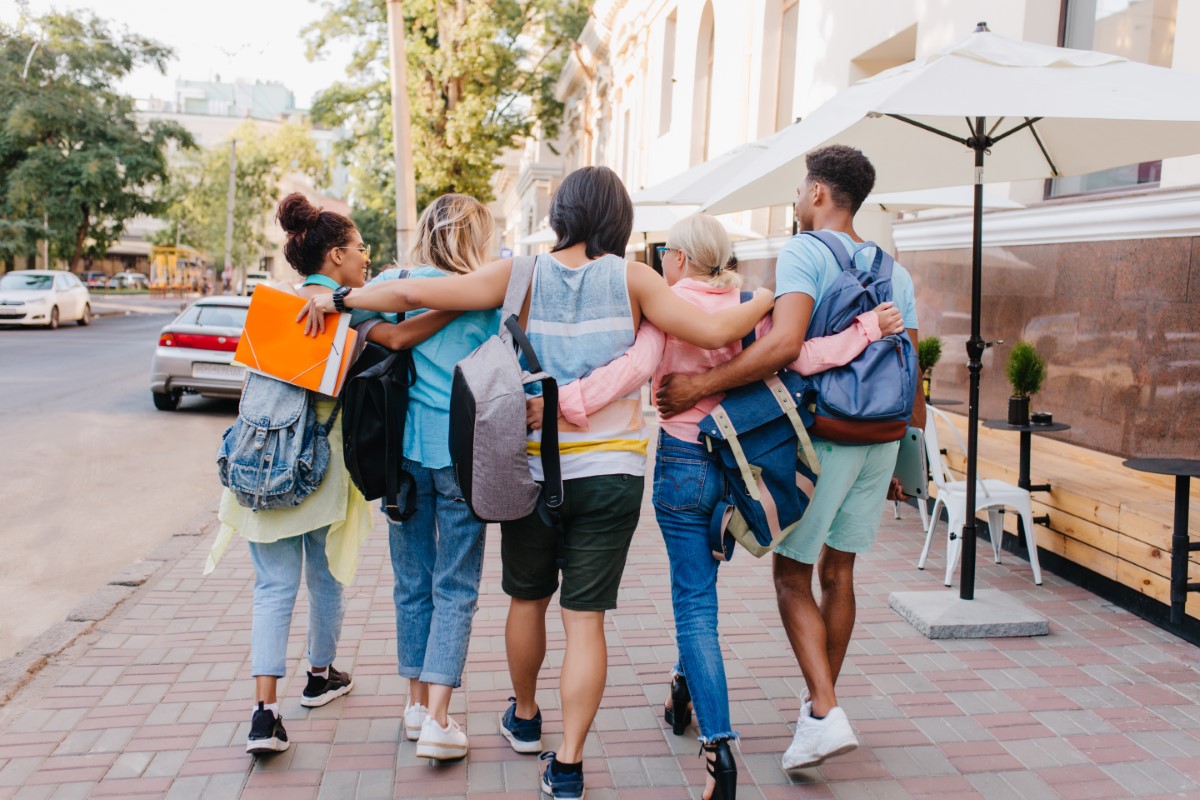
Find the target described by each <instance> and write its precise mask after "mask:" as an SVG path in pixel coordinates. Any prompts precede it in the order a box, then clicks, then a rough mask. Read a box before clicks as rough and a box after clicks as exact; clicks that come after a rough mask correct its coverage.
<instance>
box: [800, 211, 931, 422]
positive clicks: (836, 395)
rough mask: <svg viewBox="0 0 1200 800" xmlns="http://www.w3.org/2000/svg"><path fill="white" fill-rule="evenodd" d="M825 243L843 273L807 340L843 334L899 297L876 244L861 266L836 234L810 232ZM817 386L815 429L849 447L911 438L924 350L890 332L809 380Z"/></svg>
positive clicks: (814, 317)
mask: <svg viewBox="0 0 1200 800" xmlns="http://www.w3.org/2000/svg"><path fill="white" fill-rule="evenodd" d="M802 235H808V236H811V237H813V238H814V239H816V240H817V241H819V242H821V243H822V244H823V245H825V247H826V248H828V249H829V251H830V252H832V253H833V256H834V258H836V259H837V263H838V266H839V267H841V269H842V272H841V274H840V275H838V277H837V280H835V281H834V283H833V285H832V286H831V287H830V288H829V291H828V292H826V294H825V297H824V298H822V300H821V302H820V304H818V305H817V307H816V308H814V309H813V313H812V318H811V319H810V320H809V324H808V333H807V334H806V337H805V338H808V339H815V338H817V337H820V336H830V335H832V334H835V333H841V332H842V331H843V330H845V329H846V328H848V327H850V326H851V325H853V324H854V320H855V318H856V317H858V315H859V314H863V313H865V312H867V311H870V310H871V309H873V308H875V306H877V305H879V304H880V303H882V302H884V301H888V300H891V299H892V267H893V266H894V265H895V262H894V261H893V260H892V257H891V256H890V255H888V254H887V253H885V252H884V251H883V248H882V247H879V246H878V245H876V244H875V243H874V242H867V243H865V244H864V245H862V247H874V248H875V260H874V262H873V263H872V264H871V268H870V269H869V270H860V269H858V268H857V267H856V266H855V264H854V258H853V255H852V254H851V253H849V252H848V251H847V250H846V246H845V244H844V243H843V242H842V240H841V239H840V238H838V236H837V235H836V234H834V233H833V232H832V231H804V233H803V234H802ZM810 380H811V382H812V386H813V388H814V389H815V390H816V402H815V404H814V405H813V406H812V408H811V410H812V412H813V423H812V425H811V426H810V427H809V432H811V433H812V434H813V435H814V436H819V437H821V438H822V439H828V440H829V441H832V442H839V443H842V444H875V443H879V442H895V441H898V440H900V439H902V438H904V433H905V431H906V430H907V429H908V420H909V417H911V416H912V410H913V399H914V393H915V392H916V385H917V352H916V349H915V348H914V347H913V344H912V341H911V340H910V339H909V338H908V334H907V333H906V332H903V331H902V332H900V333H898V334H892V335H891V336H885V337H883V338H882V339H880V340H879V341H877V342H872V343H871V344H869V345H867V348H866V349H865V350H863V352H862V353H860V354H859V355H858V357H856V358H855V359H854V360H853V361H851V362H850V363H849V364H846V365H845V366H842V367H834V368H833V369H829V370H826V371H824V372H818V373H817V374H816V375H813V376H811V378H810Z"/></svg>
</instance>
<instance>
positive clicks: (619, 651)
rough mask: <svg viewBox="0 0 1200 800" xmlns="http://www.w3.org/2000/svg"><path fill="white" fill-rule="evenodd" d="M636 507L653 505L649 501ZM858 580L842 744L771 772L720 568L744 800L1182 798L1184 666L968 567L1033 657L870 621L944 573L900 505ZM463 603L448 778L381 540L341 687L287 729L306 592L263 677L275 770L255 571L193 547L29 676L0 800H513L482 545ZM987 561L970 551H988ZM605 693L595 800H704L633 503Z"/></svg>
mask: <svg viewBox="0 0 1200 800" xmlns="http://www.w3.org/2000/svg"><path fill="white" fill-rule="evenodd" d="M647 499H648V497H647ZM891 517H892V515H891V509H890V508H889V509H888V510H887V511H886V512H885V518H884V522H883V528H882V532H881V536H880V541H879V543H878V545H877V546H876V549H875V551H874V552H873V553H871V554H870V555H869V556H867V557H865V558H863V559H861V560H860V566H859V570H858V585H859V612H858V621H859V624H858V628H857V630H856V632H855V641H854V643H853V644H852V646H851V651H850V656H849V659H848V662H847V666H846V668H845V670H844V673H843V675H842V679H841V682H840V686H839V691H840V696H841V701H842V704H843V706H844V707H845V709H846V712H847V713H848V714H849V716H850V719H851V720H852V721H853V723H854V726H855V728H856V729H857V731H858V734H859V738H860V741H861V743H862V747H861V748H860V749H859V750H858V751H856V752H854V753H851V754H849V755H846V756H844V757H841V758H837V759H833V760H831V761H829V762H828V763H827V764H825V765H824V766H822V767H820V768H818V769H810V770H803V771H798V772H796V773H793V774H788V773H785V772H783V771H782V770H781V769H780V767H779V757H780V754H781V753H782V751H783V749H784V748H785V747H786V746H787V744H788V741H789V737H790V732H791V726H792V724H793V723H794V720H795V717H796V715H797V713H798V711H799V702H798V700H797V695H798V692H799V690H800V688H801V686H802V680H801V678H800V673H799V670H798V668H797V667H796V663H795V661H794V659H793V657H792V655H791V652H790V650H789V649H788V646H787V643H786V639H785V637H784V634H783V630H782V628H781V626H780V624H779V620H778V614H777V612H776V609H775V595H774V590H773V588H772V583H771V573H770V562H769V559H765V560H761V561H759V560H755V559H754V558H751V557H749V556H748V555H747V554H746V553H745V552H739V553H738V554H737V555H736V557H735V558H734V560H733V561H732V562H731V563H729V564H727V565H725V566H723V567H722V569H721V580H720V585H721V607H722V612H723V616H722V623H721V631H722V634H723V638H724V642H723V647H724V652H725V657H726V665H727V670H728V676H729V684H730V692H731V696H732V713H733V723H734V727H735V728H736V729H738V730H739V731H740V732H741V735H742V739H741V753H740V755H739V756H738V766H739V782H740V785H739V793H740V794H739V797H740V798H742V800H758V799H759V798H767V799H768V800H782V799H783V798H827V797H831V798H873V799H878V800H882V799H883V798H906V797H912V798H926V797H929V798H932V797H938V798H989V799H990V798H1027V797H1036V798H1048V799H1052V798H1062V800H1075V799H1076V798H1080V799H1083V798H1086V800H1101V799H1102V798H1126V797H1142V798H1158V797H1200V674H1198V672H1197V669H1196V668H1197V663H1198V660H1197V656H1198V653H1197V650H1196V648H1194V647H1193V646H1191V645H1189V644H1186V643H1184V642H1182V641H1180V640H1178V639H1176V638H1174V637H1172V636H1170V635H1168V634H1166V633H1164V632H1162V631H1161V630H1159V629H1157V628H1155V627H1153V626H1151V625H1149V624H1147V623H1145V622H1142V621H1141V620H1139V619H1137V618H1136V617H1134V616H1132V615H1130V614H1128V613H1125V612H1124V611H1121V610H1119V609H1115V608H1113V607H1112V606H1110V605H1108V604H1106V603H1104V602H1103V601H1101V600H1099V599H1098V598H1096V597H1095V596H1093V595H1091V594H1089V593H1088V592H1086V591H1084V590H1082V589H1079V588H1076V587H1074V586H1071V585H1068V584H1066V583H1065V582H1063V581H1061V580H1059V579H1058V578H1056V577H1055V576H1053V575H1047V576H1046V583H1045V585H1044V586H1042V587H1037V586H1034V584H1033V581H1032V578H1031V575H1030V571H1029V566H1028V564H1027V563H1026V562H1024V561H1022V560H1020V559H1019V558H1017V557H1015V556H1013V555H1008V556H1006V559H1005V563H1004V564H1003V565H1001V566H995V565H993V564H991V563H990V561H985V560H982V559H981V562H980V567H979V585H980V586H989V587H992V588H996V589H1001V590H1003V591H1006V592H1009V593H1011V594H1012V595H1013V596H1015V597H1018V598H1020V599H1021V600H1023V601H1024V602H1026V603H1027V604H1029V605H1030V606H1031V607H1032V608H1034V609H1036V610H1038V611H1040V612H1041V613H1043V614H1045V615H1046V616H1047V617H1049V618H1050V620H1051V634H1050V635H1049V636H1046V637H1041V638H1035V639H1000V640H965V641H953V640H942V641H931V640H928V639H926V638H925V637H923V636H921V635H920V634H918V633H917V632H916V631H915V630H914V629H913V628H912V627H911V626H909V625H908V624H907V623H906V622H904V621H902V620H901V619H900V618H899V617H898V616H897V615H896V614H895V613H894V612H893V611H891V610H889V608H888V605H887V598H888V594H889V592H892V591H897V590H905V589H923V588H924V589H937V588H940V586H941V584H940V582H939V576H940V575H941V567H940V564H941V557H940V555H936V554H935V557H934V558H932V559H931V561H930V564H929V568H928V570H927V571H926V572H918V571H917V570H916V568H915V566H914V565H915V561H916V558H917V554H918V551H919V549H920V545H921V535H920V530H919V523H918V522H917V521H916V512H915V509H912V508H908V507H906V508H905V509H904V519H902V520H899V521H893V520H892V518H891ZM488 537H489V538H488V546H487V561H486V564H485V569H484V578H483V594H482V597H481V599H480V604H479V613H478V615H477V616H476V618H475V627H474V631H473V635H472V638H471V654H470V661H469V664H468V671H467V675H466V678H465V684H464V689H463V690H462V691H460V692H458V693H456V694H455V699H454V704H453V707H452V713H453V714H454V715H456V716H457V717H458V718H459V719H460V720H462V721H464V722H465V723H466V726H467V730H468V732H469V733H470V736H471V752H470V756H469V757H468V758H467V760H466V761H464V762H461V763H457V764H451V765H442V766H434V765H431V764H430V763H429V762H425V761H420V760H418V759H417V758H416V757H415V756H414V749H415V745H414V744H413V743H410V742H408V741H406V740H404V741H402V735H401V730H400V727H401V726H400V717H401V712H402V709H403V706H404V690H405V682H404V681H402V680H401V679H400V678H399V677H397V676H396V674H395V665H396V655H395V647H396V634H395V627H394V611H393V607H392V588H391V585H392V573H391V566H390V562H389V560H388V556H387V551H386V548H387V537H386V535H385V534H384V529H383V527H382V526H380V527H379V528H378V529H377V530H376V532H375V535H374V536H373V538H372V540H371V541H370V543H369V545H368V547H367V548H366V550H365V552H364V555H363V561H362V566H361V569H360V571H359V576H358V581H357V583H356V584H355V586H354V587H353V588H352V589H350V590H349V591H348V611H347V614H346V621H345V628H344V632H343V641H342V648H341V653H342V654H341V655H340V656H339V657H338V660H337V666H338V667H339V668H340V669H344V670H350V671H352V672H353V674H354V678H355V681H356V684H357V685H356V688H355V690H354V692H353V693H352V694H350V695H349V696H347V697H346V698H343V699H341V700H337V701H335V702H334V703H332V704H330V705H328V706H326V707H324V708H321V709H315V710H312V711H308V710H305V709H303V708H302V707H301V706H300V704H299V702H298V700H299V694H300V690H301V688H302V687H303V685H304V681H303V676H304V669H305V665H304V664H303V663H302V662H301V659H302V655H303V648H304V626H305V607H306V606H305V599H304V593H303V592H302V593H301V598H300V601H299V603H298V607H297V619H296V621H295V623H294V625H293V627H292V638H291V641H290V644H289V654H290V657H291V664H292V666H293V672H292V674H291V676H290V677H289V678H287V679H285V680H284V681H282V682H281V685H280V688H281V692H282V711H283V716H284V721H285V723H286V725H287V729H288V733H289V734H290V736H291V739H292V742H293V744H292V747H291V749H290V750H289V751H288V752H286V753H284V754H281V755H279V756H277V757H274V758H272V759H270V760H262V761H259V762H257V763H256V762H255V761H253V760H252V759H251V758H250V757H249V756H247V755H246V754H245V753H244V752H243V748H244V743H245V738H246V733H247V730H248V727H249V716H250V709H251V705H252V697H253V682H252V680H251V678H250V674H249V653H248V647H249V640H250V613H249V612H250V597H251V581H252V569H251V566H250V563H249V559H248V557H247V552H246V548H245V546H244V545H240V546H239V545H235V546H234V547H232V548H231V550H230V552H229V554H228V555H227V557H226V560H225V561H223V562H222V564H221V565H220V567H219V569H218V571H217V572H216V573H215V574H213V575H212V576H210V577H208V578H203V577H201V568H202V566H203V564H204V558H205V554H206V552H207V548H208V546H209V542H208V541H201V542H198V544H197V545H196V546H195V547H194V548H192V549H191V550H190V551H189V552H188V553H187V554H186V555H185V556H184V557H183V558H182V559H181V560H180V561H178V562H177V563H175V564H174V565H173V566H170V567H169V568H167V569H165V570H163V571H161V572H159V573H158V574H157V575H156V576H155V577H153V578H151V579H150V581H149V582H148V584H147V586H145V587H144V588H142V589H141V590H139V594H138V595H137V596H136V597H135V598H134V599H133V600H131V601H130V602H129V603H127V604H126V605H125V606H124V607H122V609H120V610H119V611H118V612H117V613H116V614H115V615H114V616H112V617H109V618H108V619H105V620H103V621H101V622H100V623H99V624H98V626H97V628H96V630H95V631H94V632H92V633H90V634H88V635H87V636H86V637H85V638H84V640H83V644H82V645H79V646H76V647H75V648H74V649H73V650H72V651H69V652H73V653H75V656H74V658H75V660H74V661H73V663H71V664H70V665H69V667H68V668H66V669H65V670H60V671H59V672H58V673H57V675H56V677H55V680H54V682H53V685H52V686H45V685H39V683H40V684H46V683H48V681H45V680H43V681H40V682H35V684H34V685H33V686H31V687H28V688H26V689H25V690H23V691H24V692H26V693H29V692H35V693H38V692H40V696H30V697H28V698H19V699H25V700H26V702H25V703H24V705H22V706H21V708H22V709H23V710H22V711H21V712H20V713H19V714H13V715H9V716H10V717H11V719H9V721H8V722H7V723H6V725H5V727H4V728H3V729H2V730H0V800H3V799H4V798H20V800H27V799H28V800H33V799H34V798H55V799H56V800H58V799H60V798H82V797H97V798H100V797H122V798H125V797H129V798H133V797H138V798H140V797H165V798H170V799H171V800H186V799H189V798H236V797H241V798H245V800H267V799H268V798H289V800H292V799H296V798H299V799H301V800H302V799H303V798H320V799H321V800H325V799H326V798H339V799H340V798H387V797H401V798H418V797H470V798H474V799H475V800H485V799H488V800H491V799H492V798H510V797H511V798H526V799H527V800H528V799H529V798H534V797H536V796H537V791H538V790H537V786H538V762H537V759H536V758H534V757H532V756H520V755H517V754H516V753H514V752H512V750H510V749H509V747H508V746H507V744H506V743H505V741H504V740H503V739H501V738H500V736H499V735H497V732H496V728H497V714H498V713H499V712H500V711H501V710H502V709H503V708H504V707H505V706H506V705H507V700H506V698H507V697H508V696H509V693H510V688H509V680H508V674H507V669H506V665H505V657H504V641H503V634H504V615H505V609H506V607H507V602H506V599H505V597H504V596H503V594H502V593H501V592H500V564H499V531H498V530H496V529H494V528H492V529H489V531H488ZM985 550H990V548H987V547H982V548H981V549H980V552H981V553H983V552H984V551H985ZM549 630H550V634H549V635H550V639H551V642H550V653H549V655H548V657H547V665H546V668H545V670H544V673H543V684H542V685H543V688H542V691H541V693H540V696H539V699H540V702H541V706H542V710H543V715H544V717H545V720H546V742H547V746H548V747H551V748H552V747H554V745H555V744H557V742H558V740H559V736H560V733H561V713H560V704H559V699H558V697H557V694H556V692H555V690H554V686H555V681H556V678H557V674H558V667H559V665H560V664H561V661H562V649H561V648H562V644H563V633H562V626H561V625H560V624H559V622H558V620H557V610H556V609H554V608H552V610H551V622H550V625H549ZM607 630H608V642H609V672H608V690H607V692H606V694H605V698H604V703H603V707H602V708H601V710H600V713H599V715H598V717H597V718H596V724H595V730H594V732H593V733H592V734H591V736H590V737H589V740H588V743H587V748H586V758H587V761H586V771H587V785H588V797H589V798H591V800H612V798H621V800H642V799H645V800H650V799H651V798H653V799H654V800H671V799H672V798H681V799H682V798H689V797H693V798H696V797H699V787H701V786H702V785H703V766H702V761H701V759H700V758H699V757H698V756H697V750H698V746H697V744H696V742H695V739H694V736H693V735H692V734H689V736H687V737H675V736H673V735H671V733H670V730H669V729H666V728H664V725H663V722H662V715H661V703H662V701H663V699H664V697H665V694H666V683H667V679H668V671H669V669H670V667H671V664H672V662H673V660H674V656H675V653H674V647H673V643H672V614H671V604H670V589H669V580H668V572H667V563H666V559H665V555H664V550H663V546H662V541H661V539H660V537H659V534H658V530H657V528H656V526H655V524H654V516H653V512H652V510H651V509H650V506H649V504H648V502H647V504H646V505H645V506H644V510H643V517H642V523H641V526H640V528H639V531H638V535H637V537H636V538H635V540H634V547H633V551H632V553H631V555H630V559H629V565H628V567H627V568H626V571H625V580H624V583H623V585H622V591H621V599H620V608H619V610H618V611H616V612H615V613H611V614H610V615H609V618H608V623H607Z"/></svg>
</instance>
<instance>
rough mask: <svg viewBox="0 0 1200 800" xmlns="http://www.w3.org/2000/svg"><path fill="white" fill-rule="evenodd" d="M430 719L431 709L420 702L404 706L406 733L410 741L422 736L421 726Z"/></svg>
mask: <svg viewBox="0 0 1200 800" xmlns="http://www.w3.org/2000/svg"><path fill="white" fill-rule="evenodd" d="M427 719H429V709H428V708H426V707H425V706H423V705H421V704H420V703H413V704H412V705H411V706H405V707H404V735H405V736H407V737H408V740H409V741H410V742H415V741H416V740H417V739H420V738H421V726H422V725H424V724H425V720H427Z"/></svg>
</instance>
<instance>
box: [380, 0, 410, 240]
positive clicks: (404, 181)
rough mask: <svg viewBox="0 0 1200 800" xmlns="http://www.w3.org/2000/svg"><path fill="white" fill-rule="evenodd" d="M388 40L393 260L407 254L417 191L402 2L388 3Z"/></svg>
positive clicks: (394, 0)
mask: <svg viewBox="0 0 1200 800" xmlns="http://www.w3.org/2000/svg"><path fill="white" fill-rule="evenodd" d="M387 10H388V40H389V42H390V44H391V48H390V49H391V59H392V148H393V150H394V151H395V156H396V261H397V263H403V259H405V258H406V257H407V255H408V245H409V240H410V238H411V237H412V233H413V230H414V229H415V228H416V227H417V189H416V181H415V177H414V175H413V159H412V132H411V130H410V122H409V110H408V63H407V61H406V58H407V57H406V55H405V47H404V3H403V0H388V4H387Z"/></svg>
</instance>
